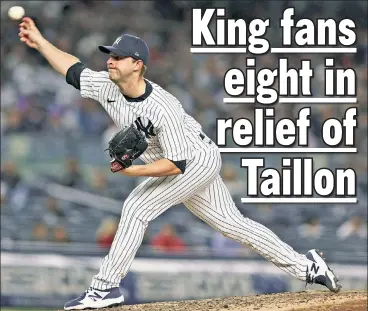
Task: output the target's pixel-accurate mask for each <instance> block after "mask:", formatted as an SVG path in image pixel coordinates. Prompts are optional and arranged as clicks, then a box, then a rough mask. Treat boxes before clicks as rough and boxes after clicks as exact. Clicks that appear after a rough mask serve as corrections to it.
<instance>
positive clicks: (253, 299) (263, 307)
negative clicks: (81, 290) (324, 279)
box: [100, 291, 367, 311]
mask: <svg viewBox="0 0 368 311" xmlns="http://www.w3.org/2000/svg"><path fill="white" fill-rule="evenodd" d="M311 308H315V309H314V310H318V311H365V310H367V291H342V292H340V293H338V294H334V293H331V292H327V291H303V292H297V293H280V294H269V295H256V296H246V297H229V298H217V299H205V300H188V301H177V302H160V303H150V304H139V305H132V306H121V307H115V308H110V309H107V310H108V311H204V310H205V311H253V310H257V311H274V310H277V311H307V310H308V311H310V310H312V309H311ZM100 310H101V311H102V310H103V311H106V309H100Z"/></svg>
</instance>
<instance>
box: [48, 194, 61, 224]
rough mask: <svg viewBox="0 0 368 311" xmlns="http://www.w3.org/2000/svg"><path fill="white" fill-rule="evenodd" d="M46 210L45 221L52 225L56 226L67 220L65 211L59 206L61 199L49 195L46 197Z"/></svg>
mask: <svg viewBox="0 0 368 311" xmlns="http://www.w3.org/2000/svg"><path fill="white" fill-rule="evenodd" d="M45 207H46V211H45V213H44V215H43V219H44V221H45V223H47V224H48V225H50V226H55V225H57V224H59V223H60V222H63V221H64V220H65V213H64V211H63V210H62V209H61V208H60V206H59V201H58V200H57V199H56V198H54V197H52V196H49V197H47V198H46V204H45Z"/></svg>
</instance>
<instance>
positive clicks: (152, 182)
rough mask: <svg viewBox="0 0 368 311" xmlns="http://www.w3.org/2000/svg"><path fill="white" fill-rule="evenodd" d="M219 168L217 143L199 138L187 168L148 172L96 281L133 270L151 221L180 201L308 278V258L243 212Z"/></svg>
mask: <svg viewBox="0 0 368 311" xmlns="http://www.w3.org/2000/svg"><path fill="white" fill-rule="evenodd" d="M220 169H221V155H220V152H219V150H218V148H217V146H216V145H214V144H208V143H206V142H204V141H200V142H198V151H197V152H196V155H195V157H194V159H193V160H191V161H189V162H188V163H187V168H186V171H185V173H184V174H181V175H176V176H168V177H158V178H157V177H155V178H148V179H146V180H145V181H144V182H143V183H142V184H140V185H139V186H138V187H137V188H136V189H134V190H133V191H132V193H131V194H130V195H129V197H128V198H127V200H126V201H125V203H124V206H123V210H122V214H121V220H120V223H119V226H118V229H117V232H116V234H115V238H114V241H113V243H112V245H111V248H110V251H109V253H108V255H106V256H105V258H104V259H103V261H102V264H101V267H100V271H99V272H98V273H97V274H96V275H95V276H94V277H93V279H92V283H91V286H92V287H93V288H96V289H100V290H104V289H108V288H111V287H118V286H119V283H120V281H121V279H122V278H123V277H124V276H125V275H126V274H127V273H128V270H129V268H130V266H131V264H132V262H133V259H134V257H135V254H136V252H137V250H138V248H139V247H140V245H141V243H142V241H143V236H144V233H145V230H146V228H147V226H148V223H149V222H150V221H152V220H153V219H155V218H156V217H158V216H159V215H160V214H162V213H163V212H164V211H166V210H167V209H168V208H170V207H171V206H174V205H177V204H179V203H183V204H184V205H185V206H186V207H187V208H188V209H189V210H190V211H191V212H193V213H194V214H195V215H196V216H198V217H199V218H201V219H202V220H203V221H205V222H206V223H207V224H208V225H210V226H211V227H213V228H214V229H215V230H217V231H219V232H221V233H222V234H223V235H224V236H227V237H229V238H231V239H234V240H236V241H238V242H240V243H242V244H244V245H247V246H249V247H250V248H252V249H253V250H254V251H256V252H257V253H258V254H260V255H262V256H263V257H264V258H265V259H267V260H268V261H270V262H272V263H273V264H275V265H276V266H277V267H279V268H280V269H282V270H283V271H285V272H287V273H289V274H290V275H291V276H294V277H296V278H298V279H299V280H302V281H304V280H305V278H306V270H307V261H308V260H307V258H306V257H305V255H302V254H299V253H297V252H295V251H294V250H293V249H292V248H291V247H290V246H289V245H287V244H286V243H284V242H282V241H281V240H280V239H279V238H278V237H277V236H276V235H275V234H274V233H273V232H272V231H270V230H269V229H267V228H266V227H265V226H263V225H261V224H259V223H257V222H255V221H252V220H250V219H249V218H245V217H244V216H243V215H242V214H241V213H240V212H239V210H238V209H237V207H236V206H235V204H234V201H233V199H232V198H231V195H230V193H229V191H228V189H227V188H226V186H225V184H224V182H223V181H222V179H221V177H220V175H219V172H220Z"/></svg>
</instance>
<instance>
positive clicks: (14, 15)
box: [8, 6, 25, 20]
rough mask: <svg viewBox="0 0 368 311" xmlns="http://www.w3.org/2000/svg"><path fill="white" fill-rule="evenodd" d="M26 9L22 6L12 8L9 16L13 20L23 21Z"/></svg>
mask: <svg viewBox="0 0 368 311" xmlns="http://www.w3.org/2000/svg"><path fill="white" fill-rule="evenodd" d="M24 13H25V11H24V9H23V7H21V6H12V7H11V8H10V9H9V11H8V15H9V17H10V18H11V19H13V20H18V19H21V18H22V17H23V16H24Z"/></svg>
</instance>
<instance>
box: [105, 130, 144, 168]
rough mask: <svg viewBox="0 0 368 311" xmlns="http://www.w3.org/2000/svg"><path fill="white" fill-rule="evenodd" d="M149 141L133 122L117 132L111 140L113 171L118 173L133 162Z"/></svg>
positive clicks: (110, 150)
mask: <svg viewBox="0 0 368 311" xmlns="http://www.w3.org/2000/svg"><path fill="white" fill-rule="evenodd" d="M147 146H148V144H147V141H146V138H145V136H144V134H143V133H142V132H141V131H139V130H138V129H137V128H136V127H135V126H134V125H133V124H132V125H131V126H129V127H126V128H124V129H122V130H121V131H120V132H118V133H116V134H115V135H114V136H113V137H112V138H111V139H110V141H109V148H107V149H106V150H109V153H110V157H111V161H110V169H111V172H113V173H116V172H118V171H120V170H122V169H125V168H128V167H129V166H131V165H132V164H133V161H134V160H135V159H137V158H138V157H139V156H140V155H141V154H142V153H143V152H144V151H145V150H146V149H147Z"/></svg>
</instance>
